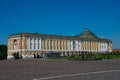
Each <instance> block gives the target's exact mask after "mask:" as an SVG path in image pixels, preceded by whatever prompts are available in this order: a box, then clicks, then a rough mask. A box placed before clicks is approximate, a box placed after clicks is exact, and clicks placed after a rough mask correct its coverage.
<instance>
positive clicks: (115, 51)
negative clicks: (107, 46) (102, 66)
mask: <svg viewBox="0 0 120 80" xmlns="http://www.w3.org/2000/svg"><path fill="white" fill-rule="evenodd" d="M112 52H113V53H120V49H119V48H118V49H113V50H112Z"/></svg>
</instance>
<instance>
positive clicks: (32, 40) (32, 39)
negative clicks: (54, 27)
mask: <svg viewBox="0 0 120 80" xmlns="http://www.w3.org/2000/svg"><path fill="white" fill-rule="evenodd" d="M32 50H34V38H32Z"/></svg>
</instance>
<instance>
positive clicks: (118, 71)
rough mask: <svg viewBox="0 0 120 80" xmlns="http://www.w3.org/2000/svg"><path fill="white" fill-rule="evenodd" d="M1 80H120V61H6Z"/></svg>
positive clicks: (1, 64) (0, 70)
mask: <svg viewBox="0 0 120 80" xmlns="http://www.w3.org/2000/svg"><path fill="white" fill-rule="evenodd" d="M0 80H120V60H110V61H109V60H104V61H67V60H39V59H31V60H5V61H0Z"/></svg>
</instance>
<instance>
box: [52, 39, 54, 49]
mask: <svg viewBox="0 0 120 80" xmlns="http://www.w3.org/2000/svg"><path fill="white" fill-rule="evenodd" d="M52 50H54V40H52Z"/></svg>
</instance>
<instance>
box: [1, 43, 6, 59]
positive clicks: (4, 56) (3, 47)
mask: <svg viewBox="0 0 120 80" xmlns="http://www.w3.org/2000/svg"><path fill="white" fill-rule="evenodd" d="M4 59H7V45H3V44H0V60H4Z"/></svg>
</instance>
